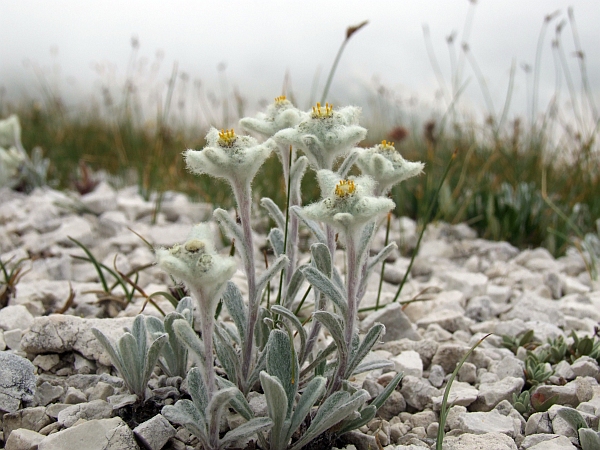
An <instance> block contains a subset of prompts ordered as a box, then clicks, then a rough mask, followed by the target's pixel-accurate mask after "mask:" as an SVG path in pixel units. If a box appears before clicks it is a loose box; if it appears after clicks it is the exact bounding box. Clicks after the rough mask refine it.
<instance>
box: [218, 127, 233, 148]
mask: <svg viewBox="0 0 600 450" xmlns="http://www.w3.org/2000/svg"><path fill="white" fill-rule="evenodd" d="M236 139H237V136H236V135H235V132H234V131H233V128H232V129H231V130H221V131H219V145H220V146H221V147H233V144H234V142H235V141H236Z"/></svg>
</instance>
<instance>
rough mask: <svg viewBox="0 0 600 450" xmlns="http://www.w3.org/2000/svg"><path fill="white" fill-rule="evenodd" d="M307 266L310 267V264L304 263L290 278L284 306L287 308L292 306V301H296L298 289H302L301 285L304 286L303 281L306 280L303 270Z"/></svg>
mask: <svg viewBox="0 0 600 450" xmlns="http://www.w3.org/2000/svg"><path fill="white" fill-rule="evenodd" d="M305 267H308V266H307V265H306V264H302V265H301V266H300V267H298V268H297V269H296V271H295V272H294V273H293V274H292V279H291V280H290V284H289V285H288V289H287V293H286V298H285V302H284V306H285V307H286V308H290V307H291V306H292V303H294V300H295V298H296V295H298V291H299V290H300V287H301V286H302V282H303V281H304V274H303V273H302V270H304V268H305Z"/></svg>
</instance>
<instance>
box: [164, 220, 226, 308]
mask: <svg viewBox="0 0 600 450" xmlns="http://www.w3.org/2000/svg"><path fill="white" fill-rule="evenodd" d="M156 260H157V263H158V265H159V266H160V267H161V268H162V269H163V270H165V271H166V272H168V273H170V274H171V275H173V276H174V277H175V278H176V279H178V280H181V281H183V282H184V283H185V285H186V286H187V287H188V288H189V289H190V291H192V293H193V294H194V295H195V296H196V297H197V300H198V302H199V304H200V308H201V309H202V313H204V314H210V315H213V314H214V312H215V310H216V307H217V303H218V301H219V298H220V296H221V294H222V292H223V289H225V284H226V283H227V281H228V280H229V279H230V278H231V277H232V276H233V274H234V273H235V271H236V263H235V260H234V259H233V258H231V257H224V256H220V255H218V254H217V253H216V252H215V249H214V244H213V241H212V232H211V230H210V226H209V225H208V224H206V223H200V224H198V225H195V226H194V228H192V231H191V232H190V234H189V236H188V238H187V239H186V241H185V242H184V243H183V244H176V245H175V246H173V247H171V248H170V249H164V248H160V249H157V250H156Z"/></svg>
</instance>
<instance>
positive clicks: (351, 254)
mask: <svg viewBox="0 0 600 450" xmlns="http://www.w3.org/2000/svg"><path fill="white" fill-rule="evenodd" d="M346 263H347V273H346V294H347V296H348V315H347V316H346V317H345V323H344V341H345V343H346V348H347V351H346V353H345V355H341V354H340V356H339V360H338V367H337V371H336V373H335V377H334V379H333V383H332V385H331V386H330V388H329V392H330V393H332V392H335V391H337V390H339V389H340V387H341V385H342V380H345V379H346V369H347V367H348V359H349V356H350V352H351V349H352V337H353V336H354V324H355V322H356V316H357V313H358V297H357V292H358V286H359V283H360V268H359V264H360V257H359V255H358V254H357V252H356V239H355V236H354V235H351V234H349V235H348V236H347V237H346Z"/></svg>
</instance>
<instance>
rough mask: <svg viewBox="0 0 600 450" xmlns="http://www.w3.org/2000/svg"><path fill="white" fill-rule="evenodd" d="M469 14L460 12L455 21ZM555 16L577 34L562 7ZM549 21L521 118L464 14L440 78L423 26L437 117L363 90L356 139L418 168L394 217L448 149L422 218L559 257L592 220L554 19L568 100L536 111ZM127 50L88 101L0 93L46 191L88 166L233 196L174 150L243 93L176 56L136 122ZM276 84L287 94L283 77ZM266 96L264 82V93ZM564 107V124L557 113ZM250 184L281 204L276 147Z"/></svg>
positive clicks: (143, 188)
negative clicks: (149, 108) (501, 97)
mask: <svg viewBox="0 0 600 450" xmlns="http://www.w3.org/2000/svg"><path fill="white" fill-rule="evenodd" d="M473 5H474V3H473ZM473 7H474V6H473ZM471 19H472V15H469V17H468V18H467V22H468V21H469V20H471ZM568 19H569V21H568V24H569V25H570V27H571V29H572V32H573V35H574V36H576V26H575V22H574V17H573V14H572V11H569V14H568ZM556 20H558V19H557V15H555V14H551V15H548V16H546V18H544V20H543V23H542V29H541V31H540V40H539V44H538V49H537V53H536V57H535V61H536V64H535V65H534V66H533V68H530V67H526V68H525V69H526V70H528V71H531V72H533V81H534V85H533V90H532V94H531V105H530V108H529V109H530V111H531V117H529V118H516V119H513V120H512V122H509V121H508V119H507V117H508V114H507V113H508V110H509V107H510V100H511V97H512V87H513V82H514V76H515V68H514V66H513V68H512V70H511V76H510V80H509V84H508V89H507V96H506V101H505V104H504V105H503V108H502V112H500V113H497V112H496V110H495V108H494V105H493V103H492V101H491V97H490V95H489V92H488V89H487V86H486V84H485V80H484V78H483V76H482V75H481V72H480V70H479V68H478V66H477V63H476V61H475V60H474V58H473V57H472V55H471V53H470V50H469V46H468V44H466V42H468V30H469V29H470V24H469V23H467V24H465V31H464V32H463V33H465V34H467V35H465V36H462V40H461V42H463V44H462V48H461V49H456V48H455V41H456V36H450V37H449V38H448V39H447V44H448V50H449V52H450V59H451V61H453V69H452V73H451V74H450V75H449V76H446V77H444V74H442V73H441V72H440V71H439V69H438V67H439V64H438V63H437V60H436V57H435V55H434V54H433V51H432V45H431V43H430V42H429V34H428V32H427V30H425V39H426V44H427V48H428V51H429V56H430V58H431V60H432V67H433V68H434V72H435V73H436V77H437V78H438V81H439V83H440V91H441V93H442V94H443V95H442V98H443V99H444V102H445V112H444V113H438V114H437V115H436V113H432V115H431V117H433V119H430V120H429V121H426V122H425V123H422V122H418V121H417V120H413V119H415V118H410V117H409V118H407V117H406V116H407V115H406V111H405V110H402V107H401V106H398V104H396V103H394V100H393V98H392V97H393V94H392V93H391V92H390V91H388V90H386V89H379V90H377V91H376V92H375V93H373V94H372V99H371V102H370V103H371V107H370V108H369V113H368V114H365V115H364V117H363V120H362V125H363V126H365V127H366V128H367V129H369V140H368V141H366V142H363V143H362V144H361V145H365V146H371V145H374V144H376V143H378V142H380V141H381V140H382V139H387V140H389V141H394V142H395V143H396V148H397V149H398V150H399V151H400V152H401V153H402V155H403V156H404V157H405V158H406V159H409V160H414V161H423V162H424V163H425V175H423V176H421V177H417V178H413V179H410V180H408V181H405V182H404V183H402V184H401V185H399V186H397V187H396V188H395V189H394V190H393V192H392V197H393V199H394V201H395V202H396V204H397V207H396V213H397V214H398V215H405V216H409V217H412V218H419V217H422V216H423V214H424V212H425V211H426V210H427V208H428V207H429V205H430V202H431V201H432V195H433V192H434V191H435V189H436V187H437V184H438V182H439V180H440V177H441V175H442V172H443V171H444V169H445V167H446V165H447V163H448V160H449V159H450V158H451V156H452V154H454V153H455V152H456V160H455V161H454V163H453V164H452V167H451V170H450V172H449V174H448V177H447V178H446V180H445V182H444V185H443V188H442V190H441V192H440V195H439V198H438V199H437V204H436V208H435V216H434V217H435V218H436V219H437V220H444V221H447V222H449V223H459V222H466V223H468V224H469V225H470V226H472V227H473V228H475V229H476V230H477V232H478V233H479V235H480V236H481V237H483V238H487V239H495V240H506V241H508V242H510V243H512V244H513V245H516V246H518V247H521V248H524V247H535V246H544V247H546V248H548V249H549V250H550V251H551V252H552V253H553V254H555V255H560V254H561V253H563V252H564V251H565V249H566V247H567V245H568V244H571V243H572V242H573V241H572V238H573V237H574V236H575V237H577V238H579V239H582V237H583V236H582V235H583V234H585V233H588V232H593V231H595V227H596V225H595V221H596V219H598V218H599V217H600V195H598V193H600V157H599V152H598V141H597V138H598V130H599V124H600V119H599V115H598V111H597V109H596V106H595V104H594V99H593V96H592V93H591V91H590V90H589V82H588V81H587V73H586V66H585V54H584V52H583V50H582V49H581V48H580V47H579V46H578V45H579V44H578V40H575V42H576V50H577V51H576V54H575V57H576V58H577V59H578V61H579V70H580V73H579V74H578V75H579V76H578V78H579V79H580V80H581V81H580V84H581V87H580V88H576V87H575V86H574V84H575V83H574V81H573V79H574V78H575V77H574V76H573V75H572V74H571V73H570V72H569V69H568V65H567V64H565V63H564V61H565V58H566V56H565V50H564V49H563V48H562V38H561V33H562V31H563V29H564V28H565V26H566V24H567V21H561V22H559V23H558V24H557V26H556V29H555V36H554V38H553V40H552V42H551V44H552V45H551V48H552V51H553V52H554V56H555V61H556V64H557V66H556V68H557V73H559V72H560V73H561V74H562V76H563V78H564V79H565V80H566V85H567V90H568V94H569V102H568V104H569V105H570V108H571V110H570V111H567V112H566V113H565V111H562V110H561V108H563V106H562V104H561V105H559V104H558V99H559V98H560V90H561V88H560V86H558V83H557V88H556V89H557V92H556V93H555V96H554V100H553V101H552V102H551V103H550V105H549V106H548V108H547V111H545V112H539V111H538V105H537V103H538V101H537V96H538V89H539V60H540V58H539V57H540V55H541V52H542V50H543V45H542V44H543V43H544V42H545V40H544V39H545V35H546V32H547V29H548V27H549V26H550V24H552V23H554V22H555V21H556ZM467 25H469V26H467ZM138 47H139V44H138V43H137V42H136V41H135V40H134V41H132V49H133V50H132V61H131V64H130V68H129V69H128V72H127V77H126V80H125V83H124V85H122V86H121V85H117V86H114V85H113V86H111V85H109V84H106V85H105V86H103V91H102V100H101V101H99V102H97V103H96V104H95V105H93V107H90V108H81V107H80V108H75V109H71V108H70V107H68V106H66V102H65V101H63V99H62V98H61V95H60V92H58V91H57V90H56V89H54V88H51V87H50V85H51V83H49V82H48V81H47V80H46V79H45V78H44V77H43V76H39V77H38V78H39V79H40V84H41V86H42V92H43V98H42V100H41V101H39V100H27V101H22V102H21V103H19V104H10V103H8V102H6V101H4V100H3V99H2V97H1V96H0V117H6V116H8V115H9V114H11V113H16V114H18V115H19V117H20V120H21V125H22V129H23V135H22V141H23V145H24V147H25V148H26V149H28V150H30V149H33V148H35V147H41V148H42V149H43V152H44V156H45V157H47V158H49V159H50V161H51V166H50V172H49V179H50V180H54V181H55V182H56V184H57V185H58V187H59V188H71V189H72V188H74V187H75V186H79V185H81V178H82V177H89V173H90V172H88V168H90V169H91V173H92V174H93V173H94V172H97V171H100V170H102V171H104V172H106V173H107V174H109V175H110V176H112V179H113V180H114V182H115V183H116V184H121V185H125V184H131V183H137V185H138V186H139V191H140V193H141V194H142V195H143V196H144V197H146V198H154V199H155V200H157V199H158V200H157V201H158V202H160V195H161V193H162V192H164V191H166V190H176V191H182V192H185V193H188V194H189V195H190V196H191V197H192V198H194V199H196V200H198V201H205V202H210V203H213V204H218V205H221V206H225V207H229V206H232V205H233V199H232V196H231V194H230V192H229V189H228V187H227V186H226V184H225V183H221V182H219V181H217V180H214V179H210V178H208V177H205V176H204V177H197V176H192V175H191V174H189V173H187V172H186V171H185V168H184V164H183V158H182V157H181V152H182V151H183V150H185V149H186V148H196V149H201V148H202V146H203V145H204V135H205V134H206V131H207V124H211V125H214V126H216V127H217V128H226V127H228V126H235V124H236V123H237V120H238V119H239V118H240V117H243V116H244V115H245V114H246V111H245V109H246V101H245V100H244V98H243V97H242V96H241V95H240V93H239V92H237V90H235V89H230V88H229V85H228V83H227V79H226V77H225V73H224V70H225V69H224V68H220V76H221V92H220V93H219V94H215V93H211V92H204V91H203V87H202V84H201V83H200V82H199V81H196V82H193V83H191V82H190V80H189V77H188V76H187V75H186V74H185V73H179V72H178V69H177V66H175V67H174V68H173V71H172V75H171V77H170V79H169V80H168V82H167V83H166V84H165V83H158V82H156V81H155V83H156V86H155V91H156V92H158V93H159V94H160V95H159V101H156V102H155V105H156V116H155V117H152V118H151V119H149V118H148V117H147V116H146V115H145V114H144V113H143V111H144V108H143V106H142V105H144V104H145V100H146V99H144V98H142V96H143V94H142V92H144V89H142V86H141V85H142V84H143V83H144V82H145V80H144V79H143V78H144V75H143V74H141V73H140V71H138V70H137V69H136V67H138V66H137V65H136V64H137V63H136V61H137V51H138ZM467 65H470V67H471V68H472V72H473V73H474V76H475V79H476V80H477V82H478V83H479V86H480V88H481V91H482V94H483V97H484V99H485V100H486V105H487V111H486V115H487V119H486V120H485V121H484V122H483V123H476V122H474V121H472V120H466V119H465V117H464V116H463V115H462V114H461V113H460V112H459V108H458V105H459V100H460V96H461V94H462V92H463V89H464V86H465V85H466V81H465V80H464V76H463V75H462V74H463V73H464V72H465V67H466V66H467ZM446 80H448V81H446ZM284 91H287V92H284V93H287V95H288V97H290V98H291V99H292V100H294V98H293V94H291V86H289V83H288V82H287V80H286V83H285V84H284ZM115 92H116V93H117V94H115ZM156 92H155V93H156ZM279 94H280V92H273V96H275V95H279ZM311 96H313V97H314V93H312V94H311ZM115 98H116V99H117V100H115ZM163 98H164V99H163ZM173 105H174V106H173ZM190 105H191V107H192V109H194V108H196V109H195V111H196V113H195V114H192V116H194V117H195V118H196V119H197V118H198V117H201V118H202V120H194V121H193V123H192V124H190V123H188V122H186V120H183V119H182V118H181V117H183V115H184V114H183V112H182V111H184V110H186V108H187V109H189V108H190ZM566 116H568V117H572V118H574V120H572V121H570V122H569V121H568V120H566V119H565V117H566ZM198 124H201V125H198ZM559 131H560V133H559ZM543 177H545V184H544V185H543V183H542V180H543ZM84 184H85V183H84ZM304 185H305V187H306V189H305V190H304V191H303V192H304V194H305V198H304V201H305V203H308V202H310V201H313V200H315V199H316V198H317V195H318V191H317V188H316V183H315V181H314V174H312V173H309V174H307V176H306V177H305V180H304ZM254 188H255V195H256V197H257V198H260V197H262V196H269V197H271V198H273V199H274V200H275V201H276V202H277V203H279V204H280V205H283V204H284V203H285V192H284V183H283V180H282V177H281V167H280V163H279V161H278V160H277V158H276V157H275V156H273V157H271V158H270V159H269V160H268V161H267V162H266V164H265V165H264V166H263V168H262V171H261V173H259V175H258V176H257V177H256V179H255V181H254ZM544 189H545V190H544Z"/></svg>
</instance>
